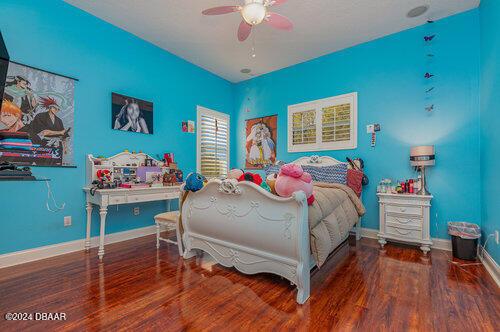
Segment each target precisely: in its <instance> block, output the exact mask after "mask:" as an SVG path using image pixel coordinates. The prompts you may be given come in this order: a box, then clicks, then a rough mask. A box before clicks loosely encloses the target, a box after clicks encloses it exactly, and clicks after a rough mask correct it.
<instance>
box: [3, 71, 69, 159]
mask: <svg viewBox="0 0 500 332" xmlns="http://www.w3.org/2000/svg"><path fill="white" fill-rule="evenodd" d="M74 87H75V85H74V79H72V78H68V77H64V76H60V75H57V74H54V73H49V72H46V71H43V70H40V69H36V68H32V67H29V66H24V65H21V64H18V63H13V62H10V63H9V68H8V72H7V79H6V83H5V90H4V95H3V101H2V107H1V111H0V162H3V161H8V162H13V163H16V164H19V165H30V166H72V165H73V164H74V163H73V132H74V130H73V120H74Z"/></svg>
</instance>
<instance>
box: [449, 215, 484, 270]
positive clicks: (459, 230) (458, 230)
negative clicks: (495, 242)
mask: <svg viewBox="0 0 500 332" xmlns="http://www.w3.org/2000/svg"><path fill="white" fill-rule="evenodd" d="M448 234H450V235H451V247H452V251H453V257H456V258H460V259H465V260H470V261H473V260H475V259H476V255H477V242H478V240H479V238H480V237H481V228H479V226H478V225H476V224H472V223H468V222H461V221H460V222H448Z"/></svg>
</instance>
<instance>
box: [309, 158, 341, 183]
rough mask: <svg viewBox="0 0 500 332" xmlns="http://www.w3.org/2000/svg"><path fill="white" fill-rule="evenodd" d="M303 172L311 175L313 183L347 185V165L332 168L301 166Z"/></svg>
mask: <svg viewBox="0 0 500 332" xmlns="http://www.w3.org/2000/svg"><path fill="white" fill-rule="evenodd" d="M302 168H303V169H304V171H306V172H307V173H309V174H311V177H312V179H313V181H317V182H328V183H340V184H347V164H345V163H342V164H337V165H332V166H322V167H318V166H310V165H306V166H302Z"/></svg>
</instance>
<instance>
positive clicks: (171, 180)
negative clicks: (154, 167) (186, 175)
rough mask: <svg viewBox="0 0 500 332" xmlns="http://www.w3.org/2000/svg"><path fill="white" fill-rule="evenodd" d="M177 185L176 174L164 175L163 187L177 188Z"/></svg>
mask: <svg viewBox="0 0 500 332" xmlns="http://www.w3.org/2000/svg"><path fill="white" fill-rule="evenodd" d="M176 184H177V178H176V176H175V173H165V174H163V185H164V186H175V185H176Z"/></svg>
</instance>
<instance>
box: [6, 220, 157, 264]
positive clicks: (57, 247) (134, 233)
mask: <svg viewBox="0 0 500 332" xmlns="http://www.w3.org/2000/svg"><path fill="white" fill-rule="evenodd" d="M155 233H156V227H155V225H152V226H146V227H142V228H136V229H132V230H129V231H124V232H117V233H111V234H106V238H105V242H104V243H105V244H111V243H116V242H121V241H126V240H131V239H135V238H138V237H142V236H146V235H150V234H155ZM90 243H91V247H93V248H94V247H97V246H99V236H94V237H92V238H91V239H90ZM84 248H85V239H80V240H74V241H69V242H63V243H58V244H53V245H49V246H43V247H38V248H33V249H27V250H21V251H16V252H12V253H8V254H3V255H0V268H3V267H8V266H13V265H18V264H23V263H28V262H33V261H37V260H40V259H45V258H50V257H54V256H59V255H63V254H67V253H70V252H75V251H80V250H84Z"/></svg>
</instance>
